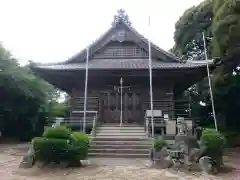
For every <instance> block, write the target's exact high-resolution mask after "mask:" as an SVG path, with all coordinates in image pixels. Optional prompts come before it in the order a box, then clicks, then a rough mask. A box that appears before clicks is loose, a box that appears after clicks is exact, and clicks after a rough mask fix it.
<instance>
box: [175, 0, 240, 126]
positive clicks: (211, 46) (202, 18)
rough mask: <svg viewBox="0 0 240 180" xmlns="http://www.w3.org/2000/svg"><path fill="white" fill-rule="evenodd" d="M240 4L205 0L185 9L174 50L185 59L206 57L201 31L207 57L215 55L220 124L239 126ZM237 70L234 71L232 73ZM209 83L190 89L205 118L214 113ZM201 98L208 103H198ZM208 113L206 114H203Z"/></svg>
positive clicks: (215, 93) (197, 106) (179, 23)
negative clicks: (200, 104)
mask: <svg viewBox="0 0 240 180" xmlns="http://www.w3.org/2000/svg"><path fill="white" fill-rule="evenodd" d="M239 13H240V4H239V3H237V0H205V1H204V2H202V3H200V4H199V5H198V6H194V7H191V8H189V9H187V10H186V11H185V13H184V14H183V15H182V17H181V18H180V19H179V21H178V22H177V23H176V30H175V33H174V40H175V46H174V47H173V48H172V50H171V51H172V52H173V53H174V54H176V55H178V56H180V57H181V58H182V59H183V60H184V61H186V60H188V59H195V60H198V59H204V56H203V55H204V48H203V40H202V35H201V33H202V32H205V35H206V37H210V38H208V39H206V40H209V39H211V41H207V50H208V52H207V53H208V57H210V58H213V59H215V63H216V65H217V66H216V67H217V68H216V69H215V70H214V71H213V74H212V80H213V81H214V83H213V85H214V87H213V90H214V99H215V107H216V111H217V120H218V122H219V123H220V124H222V125H221V128H222V129H223V128H224V127H227V129H228V130H230V129H232V130H236V128H237V127H239V126H236V125H237V124H238V118H237V117H238V116H239V115H240V114H239V106H238V104H239V103H238V102H239V100H238V99H237V98H236V97H235V96H236V92H237V91H238V89H239V87H240V84H239V69H238V64H239V58H240V53H239V52H240V51H239V44H240V31H239V30H240V23H239V22H240V16H239V15H240V14H239ZM233 72H234V74H233ZM204 84H205V85H207V84H206V83H203V82H202V83H200V84H199V83H198V84H197V86H193V87H192V88H190V89H189V91H190V92H191V94H192V96H193V99H195V101H193V106H194V107H195V108H196V109H195V110H196V111H195V113H196V114H197V115H199V114H201V112H202V113H203V114H202V115H201V116H202V117H203V118H206V117H207V115H211V106H210V98H209V95H208V93H207V92H208V86H206V87H207V88H204V86H205V85H204ZM199 101H204V102H206V106H204V107H203V106H199ZM233 105H234V106H233ZM204 114H205V115H204Z"/></svg>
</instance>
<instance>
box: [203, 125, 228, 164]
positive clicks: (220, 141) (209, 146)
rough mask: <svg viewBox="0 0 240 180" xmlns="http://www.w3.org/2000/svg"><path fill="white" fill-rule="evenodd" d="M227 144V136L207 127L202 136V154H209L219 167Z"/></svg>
mask: <svg viewBox="0 0 240 180" xmlns="http://www.w3.org/2000/svg"><path fill="white" fill-rule="evenodd" d="M225 145H226V139H225V137H224V136H223V135H222V134H221V133H220V132H218V131H216V130H215V129H205V130H204V131H203V133H202V136H201V138H200V148H201V149H202V152H203V153H202V156H209V157H211V158H212V159H213V160H215V162H216V164H217V166H218V167H219V166H220V165H221V164H222V163H223V160H222V157H223V151H224V147H225Z"/></svg>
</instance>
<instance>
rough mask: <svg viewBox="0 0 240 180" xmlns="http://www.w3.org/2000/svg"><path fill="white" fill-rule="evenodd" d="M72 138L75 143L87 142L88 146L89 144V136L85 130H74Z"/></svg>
mask: <svg viewBox="0 0 240 180" xmlns="http://www.w3.org/2000/svg"><path fill="white" fill-rule="evenodd" d="M70 138H71V141H72V143H73V144H86V146H89V137H88V135H87V134H85V133H83V132H72V133H71V135H70Z"/></svg>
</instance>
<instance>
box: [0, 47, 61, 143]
mask: <svg viewBox="0 0 240 180" xmlns="http://www.w3.org/2000/svg"><path fill="white" fill-rule="evenodd" d="M0 97H1V98H0V99H1V101H0V128H1V129H0V130H1V131H2V135H3V136H15V137H21V138H22V139H28V138H31V137H32V136H34V135H37V134H41V132H42V131H43V128H44V125H45V121H46V119H47V117H49V116H52V114H53V113H52V112H51V111H53V109H54V113H55V114H56V112H57V110H58V112H59V113H61V111H63V109H64V106H60V105H59V104H58V103H57V98H58V97H59V92H58V91H57V90H56V89H55V88H54V87H53V86H52V85H50V84H49V83H47V82H46V81H44V80H43V79H41V78H39V77H37V76H35V75H34V74H33V73H32V72H31V71H30V69H29V68H28V66H26V67H20V66H19V65H18V63H17V60H16V59H14V58H13V57H12V55H11V53H10V52H8V51H7V50H6V49H5V48H4V47H3V46H2V45H1V44H0ZM52 102H54V104H53V103H52ZM55 106H56V107H55ZM59 106H60V107H59ZM50 107H51V108H50Z"/></svg>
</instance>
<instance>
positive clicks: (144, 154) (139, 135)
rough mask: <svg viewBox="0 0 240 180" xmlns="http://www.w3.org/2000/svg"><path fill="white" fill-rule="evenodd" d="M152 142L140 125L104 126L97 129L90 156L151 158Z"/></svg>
mask: <svg viewBox="0 0 240 180" xmlns="http://www.w3.org/2000/svg"><path fill="white" fill-rule="evenodd" d="M150 147H151V140H150V139H149V138H147V135H146V133H145V130H144V127H143V126H139V125H123V126H122V127H120V126H119V124H104V125H102V126H99V127H97V130H96V137H95V138H94V139H93V140H92V143H91V148H90V152H89V156H94V157H112V158H149V149H150Z"/></svg>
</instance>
